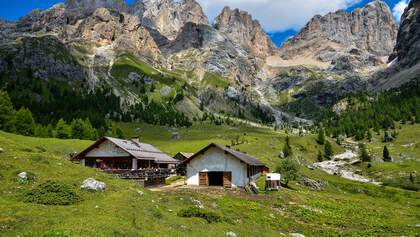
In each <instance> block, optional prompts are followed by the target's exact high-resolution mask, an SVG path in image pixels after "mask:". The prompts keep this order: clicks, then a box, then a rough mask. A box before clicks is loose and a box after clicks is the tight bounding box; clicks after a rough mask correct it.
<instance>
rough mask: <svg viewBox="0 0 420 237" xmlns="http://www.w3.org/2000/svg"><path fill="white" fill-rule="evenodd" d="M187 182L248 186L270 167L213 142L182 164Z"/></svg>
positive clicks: (204, 184)
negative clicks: (185, 169) (185, 170)
mask: <svg viewBox="0 0 420 237" xmlns="http://www.w3.org/2000/svg"><path fill="white" fill-rule="evenodd" d="M181 164H185V165H186V166H187V184H188V185H199V186H223V187H226V188H230V187H245V186H246V185H248V184H249V183H250V182H252V181H254V180H256V179H257V178H258V177H260V176H261V175H264V174H266V173H268V170H269V167H268V166H267V165H266V164H264V163H263V162H261V161H259V160H257V159H256V158H254V157H252V156H250V155H248V154H246V153H245V152H241V151H238V150H232V149H230V147H226V146H221V145H218V144H215V143H212V144H210V145H208V146H206V147H205V148H203V149H202V150H200V151H199V152H197V153H195V154H194V155H193V156H191V157H190V158H188V159H187V160H185V161H184V162H183V163H181Z"/></svg>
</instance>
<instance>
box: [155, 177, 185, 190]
mask: <svg viewBox="0 0 420 237" xmlns="http://www.w3.org/2000/svg"><path fill="white" fill-rule="evenodd" d="M183 186H185V185H184V179H179V180H177V181H175V182H173V183H171V184H169V185H162V186H157V187H153V188H151V189H150V191H153V192H163V191H168V190H171V189H176V188H180V187H183Z"/></svg>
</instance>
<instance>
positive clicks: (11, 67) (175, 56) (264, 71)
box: [0, 0, 419, 122]
mask: <svg viewBox="0 0 420 237" xmlns="http://www.w3.org/2000/svg"><path fill="white" fill-rule="evenodd" d="M410 6H412V7H411V9H414V10H407V12H406V13H405V14H404V17H403V18H404V19H409V20H407V21H406V20H403V21H402V29H404V30H403V32H400V33H399V36H398V38H399V41H401V43H400V44H397V47H396V50H395V52H396V53H395V54H398V57H399V59H400V63H401V65H404V64H407V65H408V64H409V63H413V62H415V61H416V60H417V61H418V53H416V52H418V49H419V47H418V44H416V43H417V41H419V40H417V38H419V37H417V38H415V37H416V35H418V28H419V27H418V0H416V1H414V0H413V1H412V3H411V4H410ZM416 7H417V8H416ZM414 19H417V20H414ZM396 30H397V24H396V23H395V21H394V20H393V18H392V14H391V12H390V10H389V7H388V6H387V5H386V4H385V3H383V2H380V1H375V2H372V3H369V4H368V5H367V6H366V7H364V8H362V9H355V10H354V11H353V12H351V13H346V12H344V11H337V12H335V13H329V14H327V15H325V16H315V17H314V18H313V19H312V20H311V21H310V22H309V23H308V24H307V25H306V26H305V28H303V29H302V30H301V31H300V32H299V34H298V35H296V36H295V37H294V38H292V39H290V40H288V41H287V42H286V43H285V44H284V45H283V46H282V48H281V49H280V50H279V49H278V48H277V47H276V45H274V44H273V42H272V41H271V39H270V38H269V37H268V36H267V35H266V34H265V33H264V31H263V29H262V27H261V25H260V24H259V22H258V21H257V20H255V19H253V18H252V16H251V15H249V14H248V13H247V12H244V11H240V10H238V9H235V10H231V9H230V8H228V7H225V8H224V9H223V11H222V12H221V14H220V15H219V16H218V17H216V19H215V20H214V26H212V25H211V24H210V23H209V20H208V19H207V16H206V15H205V14H204V13H203V10H202V8H201V7H200V5H199V4H198V3H197V2H196V1H194V0H183V1H176V2H172V1H170V0H147V1H144V2H143V0H137V1H136V2H135V3H134V4H132V5H129V4H126V3H125V1H123V0H68V1H67V2H65V3H60V4H57V5H55V6H54V7H52V8H50V9H47V10H45V11H41V10H40V9H36V10H33V11H32V12H31V13H29V14H28V15H27V16H25V17H22V18H21V19H19V20H18V21H15V22H9V21H5V20H2V19H0V75H1V73H6V74H7V73H21V72H22V71H24V70H26V69H25V68H29V69H31V70H32V71H33V72H34V76H35V77H36V78H39V79H48V78H55V79H58V80H60V81H66V80H67V81H70V82H71V81H72V80H77V82H81V83H85V82H87V83H88V85H89V86H88V88H89V89H92V88H95V87H99V86H102V85H104V84H105V85H108V86H110V87H112V88H114V89H113V93H114V94H115V95H118V96H121V97H124V100H125V101H127V103H128V104H136V103H138V102H139V97H140V96H142V95H140V96H139V94H138V93H139V92H138V91H139V90H137V89H139V88H137V89H134V90H132V88H133V84H134V85H138V84H144V83H146V82H147V83H146V84H147V85H146V87H147V86H149V85H151V84H153V85H155V84H156V86H157V87H159V83H161V82H159V80H161V79H162V78H166V79H169V80H167V81H173V80H175V78H178V79H179V78H182V83H184V82H185V83H187V84H189V86H191V87H193V88H194V90H196V91H195V92H194V93H192V94H190V96H189V97H188V98H189V99H190V100H191V101H189V102H188V103H187V102H185V101H184V102H185V104H195V105H199V104H200V100H202V99H203V100H204V101H205V102H206V103H208V106H209V107H208V109H210V110H213V109H214V111H216V112H217V109H220V111H230V112H231V113H232V114H234V113H236V112H237V107H236V106H237V105H235V106H233V107H231V108H226V107H223V108H221V106H220V104H223V103H228V101H229V98H230V97H232V96H227V97H226V96H225V95H226V94H228V95H229V94H232V93H228V92H232V91H235V90H236V91H243V92H244V93H245V91H248V92H250V93H254V95H253V96H252V98H257V99H256V100H255V101H253V103H258V104H259V105H261V106H262V107H264V106H265V108H269V110H271V112H273V114H274V115H275V116H276V121H277V122H278V121H281V118H282V117H286V118H288V119H289V121H292V120H293V116H289V115H286V114H285V113H283V112H282V111H280V110H279V109H284V108H290V107H294V108H301V107H302V106H304V105H305V104H302V105H301V104H298V103H295V102H299V101H302V100H304V101H305V103H307V102H308V101H310V103H312V104H311V106H312V105H316V106H320V107H322V106H326V107H328V106H330V105H332V104H334V102H335V101H336V100H337V99H339V98H341V97H342V96H345V95H346V94H347V93H353V92H357V91H360V90H363V89H364V88H366V85H365V84H364V82H363V81H364V80H363V79H361V78H362V77H366V75H362V74H363V73H365V72H366V71H367V72H369V73H370V72H371V71H375V70H377V68H379V67H384V66H385V65H386V64H385V63H386V59H385V58H386V56H388V55H389V54H390V52H391V51H392V49H393V47H394V44H395V39H396ZM407 32H409V33H407ZM45 35H48V36H46V37H45ZM42 41H45V42H42ZM31 45H38V46H40V47H41V49H40V50H35V49H34V50H32V49H31V47H32V46H31ZM49 45H51V47H49ZM57 49H59V51H60V52H61V53H60V54H58V55H57V54H51V52H53V51H56V50H57ZM31 51H33V52H32V53H31ZM126 53H128V54H132V55H134V56H135V57H134V58H135V59H133V58H131V56H127V55H126ZM63 55H64V56H66V57H63ZM279 56H281V57H279ZM403 58H404V59H403ZM406 58H409V59H406ZM139 59H140V60H141V61H142V62H140V63H139V62H138V61H136V60H139ZM272 59H273V60H274V61H275V60H279V61H280V63H278V62H275V63H274V64H271V63H270V62H271V61H270V60H272ZM404 60H405V61H404ZM21 61H22V62H24V63H20V62H21ZM144 62H146V63H145V64H143V63H144ZM308 62H309V63H308ZM122 64H123V65H122ZM305 64H309V65H316V66H319V67H316V68H315V69H313V68H312V67H311V69H309V68H306V67H305V66H302V65H305ZM49 65H53V66H49ZM121 65H122V66H121ZM133 65H134V67H133ZM149 66H152V67H154V68H150V67H149ZM289 66H292V67H289ZM127 68H129V69H127ZM127 70H128V71H127ZM130 70H131V71H130ZM144 70H145V71H144ZM154 77H158V78H154ZM349 78H350V79H349ZM154 79H156V80H157V81H154ZM226 79H227V80H226ZM347 79H349V80H347ZM229 80H230V81H229ZM232 82H235V83H234V84H235V86H234V87H232V85H233V83H232ZM127 83H128V84H127ZM154 83H155V84H154ZM70 84H71V83H70ZM212 84H213V85H212ZM228 85H230V86H228ZM165 86H166V87H170V86H172V84H165ZM161 87H162V88H163V87H164V86H163V85H161ZM227 87H228V88H227ZM241 87H242V88H241ZM243 87H250V90H245V89H244V88H243ZM183 88H184V87H183ZM185 88H186V87H185ZM185 88H184V89H185ZM140 89H141V88H140ZM142 89H144V87H143V88H142ZM160 89H161V88H159V90H160ZM178 89H179V90H184V89H180V88H178ZM167 90H168V89H167V88H165V90H164V91H167ZM174 90H175V89H174ZM152 92H153V91H152ZM185 93H187V92H185ZM188 93H190V92H188ZM233 94H235V93H233ZM267 95H268V96H267ZM214 98H217V99H214ZM224 98H227V100H225V99H224ZM285 98H286V99H287V102H286V103H284V100H285ZM212 99H213V100H214V101H213V102H211V101H210V100H212ZM280 100H283V101H280ZM235 101H236V102H238V101H240V102H241V103H249V102H250V101H251V99H246V100H243V99H239V100H235ZM201 102H203V101H201ZM289 102H293V103H294V104H292V106H289V105H288V104H287V103H289ZM210 105H211V106H210ZM306 105H307V104H306ZM242 106H244V107H246V106H249V104H248V105H242ZM312 107H313V106H312ZM215 108H216V109H215ZM313 108H318V107H313ZM197 110H198V109H197ZM254 112H255V111H254ZM260 112H261V111H260ZM292 112H293V113H295V115H298V116H301V115H302V116H305V117H310V115H308V113H297V112H296V111H292ZM295 121H302V120H295Z"/></svg>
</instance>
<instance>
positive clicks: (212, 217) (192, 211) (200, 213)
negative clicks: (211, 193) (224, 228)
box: [178, 207, 226, 223]
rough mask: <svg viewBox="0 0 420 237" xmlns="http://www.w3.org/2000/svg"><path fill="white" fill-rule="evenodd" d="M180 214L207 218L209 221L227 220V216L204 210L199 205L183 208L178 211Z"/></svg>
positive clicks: (181, 215)
mask: <svg viewBox="0 0 420 237" xmlns="http://www.w3.org/2000/svg"><path fill="white" fill-rule="evenodd" d="M178 216H180V217H199V218H203V219H204V220H206V221H207V222H208V223H214V222H222V221H225V220H226V218H224V217H223V216H221V215H220V214H218V213H216V212H212V211H208V210H203V209H202V208H198V207H189V208H186V209H182V210H181V211H179V212H178Z"/></svg>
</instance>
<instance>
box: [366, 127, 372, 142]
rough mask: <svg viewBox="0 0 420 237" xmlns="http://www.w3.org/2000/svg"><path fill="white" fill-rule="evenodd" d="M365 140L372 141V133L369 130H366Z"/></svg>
mask: <svg viewBox="0 0 420 237" xmlns="http://www.w3.org/2000/svg"><path fill="white" fill-rule="evenodd" d="M367 139H368V141H371V140H372V133H371V132H370V129H368V132H367Z"/></svg>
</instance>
